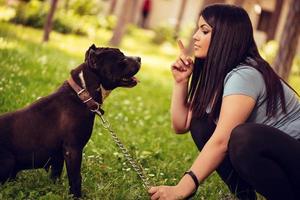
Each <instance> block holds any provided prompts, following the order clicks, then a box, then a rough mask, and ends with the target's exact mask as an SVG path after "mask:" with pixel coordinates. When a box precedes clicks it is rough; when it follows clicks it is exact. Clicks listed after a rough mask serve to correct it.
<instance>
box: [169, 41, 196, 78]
mask: <svg viewBox="0 0 300 200" xmlns="http://www.w3.org/2000/svg"><path fill="white" fill-rule="evenodd" d="M177 43H178V47H179V49H180V55H179V57H178V58H177V60H176V62H174V63H173V64H172V65H171V70H172V74H173V77H174V79H175V81H176V83H186V82H187V81H188V80H189V77H190V76H191V74H192V72H193V66H194V62H193V59H192V58H191V57H189V56H187V55H186V53H185V48H184V45H183V44H182V42H181V40H178V42H177Z"/></svg>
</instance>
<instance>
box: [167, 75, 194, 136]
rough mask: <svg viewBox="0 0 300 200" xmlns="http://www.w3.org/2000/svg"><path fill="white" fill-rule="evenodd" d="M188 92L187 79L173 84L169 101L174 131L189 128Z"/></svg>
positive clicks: (183, 130) (178, 131)
mask: <svg viewBox="0 0 300 200" xmlns="http://www.w3.org/2000/svg"><path fill="white" fill-rule="evenodd" d="M187 93H188V81H186V82H183V83H177V82H176V81H175V83H174V86H173V94H172V101H171V120H172V126H173V129H174V131H175V132H176V133H178V134H181V133H186V132H187V131H188V130H189V126H190V121H191V114H192V112H191V110H190V109H189V104H188V102H187V100H186V97H187Z"/></svg>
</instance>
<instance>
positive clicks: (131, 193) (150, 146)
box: [0, 22, 300, 200]
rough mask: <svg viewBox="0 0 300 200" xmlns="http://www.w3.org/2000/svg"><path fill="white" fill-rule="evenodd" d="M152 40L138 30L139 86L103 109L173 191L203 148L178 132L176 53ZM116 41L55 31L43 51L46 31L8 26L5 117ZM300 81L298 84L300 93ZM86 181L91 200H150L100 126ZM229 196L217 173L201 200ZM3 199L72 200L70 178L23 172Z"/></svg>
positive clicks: (0, 70)
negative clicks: (95, 49)
mask: <svg viewBox="0 0 300 200" xmlns="http://www.w3.org/2000/svg"><path fill="white" fill-rule="evenodd" d="M152 34H153V33H152V32H149V31H142V30H134V31H131V34H130V35H129V36H127V37H126V38H124V41H123V43H122V45H121V47H120V48H121V50H122V51H123V52H125V53H126V54H128V55H132V56H137V55H138V56H141V57H142V63H143V65H142V69H141V71H140V72H139V74H138V78H139V80H140V83H139V84H138V86H136V87H134V88H132V89H123V88H122V89H117V90H115V91H113V93H112V94H111V95H110V96H109V97H108V99H107V100H106V102H105V104H104V107H103V108H104V110H105V112H106V114H105V116H106V118H107V119H108V120H109V121H110V123H111V126H112V128H113V129H114V130H115V132H116V133H117V134H118V136H119V137H120V139H121V140H122V141H123V142H124V144H125V146H126V147H127V148H128V149H129V150H130V152H131V153H132V154H133V155H134V156H135V157H136V158H137V160H138V161H139V162H140V163H141V165H143V167H144V168H145V170H146V172H147V174H148V175H149V176H150V178H151V182H153V183H155V184H156V185H158V184H169V185H174V184H176V183H177V182H178V180H179V179H180V178H181V176H182V174H183V172H184V171H185V170H187V169H188V168H189V166H190V165H191V164H192V162H193V160H194V158H195V156H196V155H197V149H196V147H195V146H194V144H193V142H192V139H191V137H190V135H189V134H186V135H180V136H179V135H175V134H174V133H173V132H172V130H171V124H170V113H169V107H170V100H171V99H170V98H171V91H172V77H171V73H170V71H169V66H170V64H171V63H172V62H173V60H174V59H175V58H176V54H177V49H175V48H174V47H173V46H171V45H161V46H157V45H154V44H152V43H151V42H150V40H151V37H152ZM110 37H111V32H107V31H104V30H103V31H99V32H98V33H97V34H96V35H95V37H94V38H84V37H78V36H74V35H62V34H58V33H54V32H53V33H52V35H51V41H50V42H49V43H47V44H41V43H40V41H41V38H42V31H40V30H36V29H31V28H25V27H22V26H15V25H10V24H7V23H3V22H1V23H0V113H4V112H8V111H13V110H16V109H19V108H22V107H24V106H26V105H28V104H30V103H31V102H33V101H35V100H36V99H37V98H38V97H41V96H45V95H48V94H50V93H51V92H53V91H54V90H55V89H56V88H57V87H59V86H60V84H62V82H63V81H64V80H66V79H67V78H68V77H69V72H70V70H71V69H72V68H74V67H76V66H77V65H79V64H80V63H81V62H82V61H83V59H84V53H85V51H86V49H87V48H88V47H89V46H90V45H91V44H92V43H95V44H96V45H97V46H106V45H107V41H108V40H109V38H110ZM299 79H300V78H299V77H295V76H294V77H292V79H291V85H292V86H294V87H296V90H297V91H298V92H300V86H299V85H300V80H299ZM27 120H29V119H27ZM82 177H83V179H82V188H83V197H84V199H101V200H106V199H107V200H108V199H120V200H121V199H122V200H124V199H149V198H148V195H147V193H146V191H145V190H144V188H143V186H142V184H141V181H140V179H139V178H138V177H137V175H136V174H135V172H134V171H132V170H131V168H130V166H129V165H128V164H127V163H126V161H125V159H124V157H123V156H122V154H121V153H120V152H119V150H118V149H117V148H116V146H115V144H114V143H113V141H112V139H111V138H110V135H109V133H108V132H107V131H106V130H105V129H104V128H103V127H102V126H101V124H100V120H99V119H97V120H96V122H95V125H94V130H93V135H92V138H91V139H90V141H89V143H88V144H87V146H86V147H85V150H84V156H83V164H82ZM228 195H229V191H228V189H227V188H226V187H225V186H224V184H223V183H222V181H221V180H220V178H219V177H218V176H217V175H216V174H213V176H211V177H210V178H208V179H207V180H206V181H205V182H204V183H203V185H201V187H200V189H199V191H198V194H197V197H198V198H197V199H205V200H207V199H209V200H219V199H228ZM0 199H17V200H19V199H43V200H46V199H51V200H53V199H57V200H60V199H71V196H70V195H69V194H68V181H67V175H66V171H65V170H64V173H63V176H62V179H61V180H60V181H59V182H57V183H52V182H51V181H50V180H49V178H48V174H47V173H46V172H45V171H44V170H30V171H23V172H21V173H19V174H18V176H17V180H16V181H12V182H8V183H6V184H4V185H2V186H0Z"/></svg>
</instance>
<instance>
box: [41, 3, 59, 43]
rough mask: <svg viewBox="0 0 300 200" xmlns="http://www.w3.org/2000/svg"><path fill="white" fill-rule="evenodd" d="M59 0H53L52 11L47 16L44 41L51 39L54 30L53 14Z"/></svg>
mask: <svg viewBox="0 0 300 200" xmlns="http://www.w3.org/2000/svg"><path fill="white" fill-rule="evenodd" d="M57 1H58V0H51V6H50V11H49V13H48V16H47V20H46V21H45V24H44V36H43V42H47V41H48V40H49V35H50V32H51V30H52V23H53V16H54V13H55V10H56V6H57Z"/></svg>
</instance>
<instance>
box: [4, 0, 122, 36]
mask: <svg viewBox="0 0 300 200" xmlns="http://www.w3.org/2000/svg"><path fill="white" fill-rule="evenodd" d="M2 1H3V0H2ZM4 4H5V3H4V2H0V5H4ZM49 8H50V2H49V1H39V0H30V1H28V2H27V1H19V2H18V3H17V4H14V5H11V6H10V7H8V6H0V11H1V12H0V13H1V14H0V21H11V22H13V23H16V24H22V25H25V26H31V27H35V28H43V26H44V22H45V20H46V17H47V14H48V11H49ZM102 10H103V4H102V1H100V0H64V1H59V4H58V7H57V9H56V12H55V15H54V20H53V30H55V31H57V32H60V33H65V34H67V33H74V34H78V35H90V34H94V32H96V29H98V28H105V29H108V30H112V29H113V28H114V26H115V25H116V17H115V16H104V15H101V11H102Z"/></svg>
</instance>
